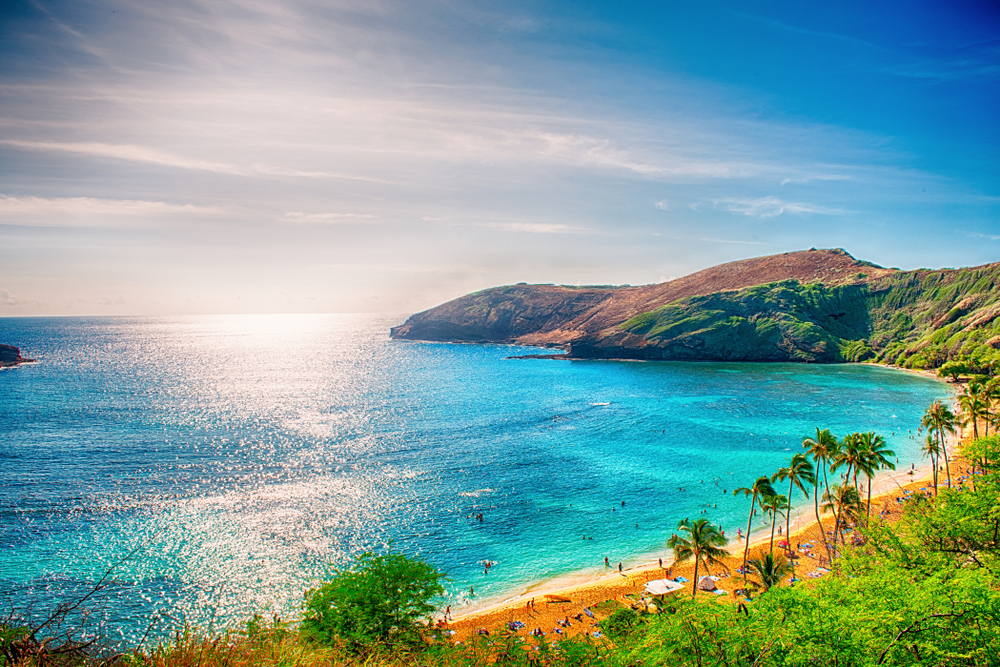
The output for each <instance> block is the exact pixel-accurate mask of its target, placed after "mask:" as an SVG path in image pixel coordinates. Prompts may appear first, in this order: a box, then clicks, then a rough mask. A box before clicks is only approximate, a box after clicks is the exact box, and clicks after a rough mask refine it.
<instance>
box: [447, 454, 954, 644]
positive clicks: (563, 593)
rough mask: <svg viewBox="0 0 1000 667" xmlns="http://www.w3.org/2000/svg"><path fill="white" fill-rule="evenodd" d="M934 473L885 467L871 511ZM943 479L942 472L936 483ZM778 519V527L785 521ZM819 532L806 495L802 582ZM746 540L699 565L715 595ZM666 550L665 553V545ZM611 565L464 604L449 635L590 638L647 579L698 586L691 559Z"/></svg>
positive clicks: (895, 504)
mask: <svg viewBox="0 0 1000 667" xmlns="http://www.w3.org/2000/svg"><path fill="white" fill-rule="evenodd" d="M957 443H958V439H957V438H956V439H949V443H948V450H949V456H952V455H953V452H954V451H955V449H956V446H957ZM932 472H933V471H932V469H931V466H930V464H926V465H924V466H921V467H914V469H913V470H912V472H911V470H910V469H909V468H907V469H905V470H897V471H888V474H883V475H880V476H879V477H876V478H875V479H874V480H873V483H872V517H873V518H876V519H877V517H878V516H879V515H881V516H882V517H883V518H884V519H885V520H887V521H893V520H895V519H896V518H898V517H899V516H900V515H901V513H902V505H901V504H900V499H901V498H904V497H905V496H906V495H907V494H911V493H927V492H928V491H929V490H931V489H932V485H933V483H932ZM960 474H962V473H960V472H959V470H958V466H957V465H956V464H955V462H954V461H953V463H952V475H953V478H957V477H958V476H959V475H960ZM946 483H947V482H946V481H945V477H944V473H943V472H942V473H941V477H940V478H939V486H943V485H945V484H946ZM866 491H867V489H866V487H862V496H863V497H864V495H865V493H866ZM821 518H822V521H823V528H824V529H825V530H827V531H828V532H832V530H833V524H834V517H833V515H832V514H827V515H825V516H822V517H821ZM779 525H781V526H783V525H784V522H781V523H779ZM820 530H821V529H820V526H819V524H817V523H816V519H815V511H814V506H813V502H812V499H811V498H810V500H809V501H807V502H806V503H804V504H803V505H801V506H796V507H793V511H792V521H791V528H790V537H789V538H788V541H789V544H790V545H791V546H792V547H796V546H800V545H801V547H800V548H799V549H795V550H794V552H795V554H796V556H797V558H796V559H795V562H796V576H797V577H798V578H799V579H803V580H804V581H806V582H807V581H808V580H809V579H810V578H818V577H819V576H825V571H824V569H823V566H825V565H828V563H827V562H826V560H827V558H826V552H825V550H824V547H823V540H822V534H821V532H820ZM770 536H771V533H770V528H764V529H760V530H758V531H755V532H754V533H753V534H751V540H750V555H749V557H750V558H753V557H754V556H755V555H758V554H761V553H766V552H767V550H768V543H769V540H770ZM783 539H786V538H785V536H781V537H779V536H778V535H777V533H775V550H776V551H777V550H778V546H777V545H778V543H779V542H780V541H781V540H783ZM744 545H745V541H744V540H737V539H731V540H730V541H729V545H728V547H727V548H728V550H729V552H730V554H731V556H730V557H729V558H727V559H725V561H724V563H725V567H713V568H712V569H711V572H706V571H705V569H704V567H702V568H700V569H699V572H698V576H699V578H701V577H703V576H705V575H712V576H715V577H717V581H716V586H717V587H718V589H720V590H724V591H727V593H726V594H719V595H720V597H721V598H722V599H724V600H734V599H735V596H734V595H733V591H735V590H736V589H740V588H742V587H743V578H742V575H740V574H737V568H739V567H740V566H741V565H742V562H743V548H744ZM806 545H812V546H811V547H807V546H806ZM663 552H664V553H665V554H666V553H669V550H668V549H667V548H666V546H664V548H663ZM614 565H616V564H612V566H611V567H608V568H606V570H605V571H604V572H601V573H597V574H586V573H584V574H570V575H567V576H565V577H558V578H555V579H552V580H548V581H542V582H537V583H535V584H533V585H531V586H529V587H528V588H527V590H526V591H524V592H523V593H522V594H519V595H514V596H511V597H508V598H506V599H503V600H500V601H496V602H495V603H493V604H488V606H484V607H482V608H479V609H471V610H462V611H461V612H460V613H459V614H457V615H455V616H454V617H452V618H450V619H449V621H448V622H447V624H446V627H447V628H449V629H450V630H452V631H453V632H454V639H455V640H457V641H461V640H463V639H465V638H467V637H469V636H470V635H472V634H474V633H477V632H479V633H482V632H484V631H485V632H489V633H491V634H492V633H496V632H498V631H500V630H502V629H504V628H505V627H510V626H511V624H514V626H515V627H517V632H518V634H521V635H525V634H528V633H530V632H532V631H540V632H544V633H545V636H546V637H547V638H548V639H550V640H553V641H554V640H555V639H558V638H560V637H570V636H574V635H578V634H581V633H588V634H591V635H593V634H594V633H597V635H595V636H600V632H601V631H600V628H599V626H598V623H599V622H600V621H601V620H602V619H604V618H606V617H607V616H608V615H610V614H611V613H612V612H613V611H614V610H615V609H618V608H620V607H621V606H630V605H636V606H638V605H639V604H640V599H641V598H642V595H643V590H644V588H645V586H646V583H647V582H648V581H652V580H656V579H663V578H671V579H675V578H677V577H683V578H685V579H688V580H689V581H688V583H686V584H685V588H684V590H683V591H681V592H678V593H677V595H691V593H692V587H693V586H694V585H695V582H694V581H693V579H694V564H693V563H692V562H687V563H682V564H680V565H678V564H675V563H674V562H673V560H672V559H668V558H666V557H664V558H663V561H662V566H661V564H660V560H659V559H658V557H655V556H654V557H652V559H651V560H649V561H648V562H645V563H644V564H642V565H639V566H635V567H631V568H625V569H624V570H623V571H622V572H619V571H618V569H617V568H616V567H614ZM783 585H784V584H783ZM698 595H699V596H701V595H706V596H712V595H716V593H712V592H705V591H699V593H698ZM439 618H440V617H439Z"/></svg>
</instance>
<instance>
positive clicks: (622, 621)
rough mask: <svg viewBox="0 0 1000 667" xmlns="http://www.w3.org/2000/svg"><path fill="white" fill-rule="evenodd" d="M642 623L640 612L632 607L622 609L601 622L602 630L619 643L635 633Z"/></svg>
mask: <svg viewBox="0 0 1000 667" xmlns="http://www.w3.org/2000/svg"><path fill="white" fill-rule="evenodd" d="M641 622H642V618H641V617H640V616H639V612H637V611H636V610H635V609H632V608H631V607H622V608H621V609H618V610H616V611H615V612H614V613H612V614H611V615H610V616H608V617H607V618H606V619H604V620H603V621H601V628H602V629H603V630H604V631H605V632H606V633H608V636H609V637H611V638H612V639H614V640H616V641H617V640H620V639H624V638H625V637H628V636H629V635H631V634H632V633H633V632H635V630H636V626H638V625H639V624H640V623H641Z"/></svg>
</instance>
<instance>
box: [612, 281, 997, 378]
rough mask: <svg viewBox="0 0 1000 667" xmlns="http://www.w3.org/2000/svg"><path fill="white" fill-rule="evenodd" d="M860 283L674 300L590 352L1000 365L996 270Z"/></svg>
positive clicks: (790, 284) (780, 286) (783, 286)
mask: <svg viewBox="0 0 1000 667" xmlns="http://www.w3.org/2000/svg"><path fill="white" fill-rule="evenodd" d="M859 278H860V279H861V280H859V282H856V283H852V284H844V285H826V284H822V283H819V282H813V283H807V284H803V283H800V282H799V281H797V280H784V281H779V282H774V283H768V284H765V285H757V286H755V287H748V288H745V289H741V290H735V291H729V292H717V293H715V294H709V295H707V296H696V297H689V298H684V299H679V300H677V301H674V302H672V303H669V304H666V305H664V306H660V307H659V308H656V309H654V310H652V311H649V312H645V313H642V314H640V315H637V316H635V317H633V318H631V319H630V320H628V321H627V322H624V323H623V324H622V325H620V327H619V329H620V331H621V332H622V333H624V334H626V337H625V338H624V339H620V338H619V336H620V335H621V334H615V333H614V332H607V333H606V334H605V335H604V336H603V337H602V338H601V339H600V340H598V341H595V343H593V349H598V350H599V349H601V348H602V347H605V346H607V345H608V344H609V343H613V344H614V345H616V346H619V347H620V346H627V347H632V348H636V347H641V348H644V349H645V354H644V356H645V357H646V358H662V359H686V358H690V359H696V358H697V359H705V358H713V359H721V360H760V361H769V360H774V361H777V360H786V359H787V360H794V361H807V362H838V361H869V360H871V361H877V362H882V363H889V364H896V365H900V366H904V367H907V368H917V369H923V368H936V367H939V366H941V365H942V364H943V363H945V362H947V361H949V360H956V359H962V360H966V361H968V362H971V364H972V365H974V366H976V367H980V368H982V367H986V366H988V365H989V364H991V363H996V362H998V361H1000V318H998V314H1000V289H998V285H1000V265H997V264H993V265H989V266H985V267H977V268H971V269H960V270H942V271H912V272H898V273H894V274H892V275H889V276H884V277H881V278H877V279H874V280H872V281H865V280H864V278H865V277H864V276H859ZM637 339H638V340H637ZM640 340H641V343H640Z"/></svg>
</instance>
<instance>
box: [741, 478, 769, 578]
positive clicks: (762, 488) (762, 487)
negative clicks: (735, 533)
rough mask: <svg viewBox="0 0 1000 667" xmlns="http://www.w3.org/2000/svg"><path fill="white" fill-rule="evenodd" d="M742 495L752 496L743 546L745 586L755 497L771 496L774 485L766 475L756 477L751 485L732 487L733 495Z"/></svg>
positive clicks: (755, 503)
mask: <svg viewBox="0 0 1000 667" xmlns="http://www.w3.org/2000/svg"><path fill="white" fill-rule="evenodd" d="M741 493H742V494H743V495H744V496H752V498H751V499H750V518H749V519H747V536H746V537H747V543H746V546H745V547H744V548H743V587H744V588H746V582H747V553H748V552H749V551H750V528H751V527H752V526H753V513H754V510H756V509H757V499H758V498H760V497H761V496H773V495H774V487H773V486H771V480H770V479H768V478H767V477H758V478H757V481H755V482H754V483H753V486H751V487H750V488H747V487H745V486H741V487H740V488H738V489H733V495H734V496H738V495H739V494H741Z"/></svg>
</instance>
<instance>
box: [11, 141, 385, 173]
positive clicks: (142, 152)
mask: <svg viewBox="0 0 1000 667" xmlns="http://www.w3.org/2000/svg"><path fill="white" fill-rule="evenodd" d="M0 144H2V145H5V146H11V147H14V148H21V149H24V150H43V151H61V152H65V153H81V154H85V155H93V156H98V157H108V158H115V159H118V160H128V161H132V162H144V163H148V164H156V165H162V166H166V167H175V168H179V169H192V170H196V171H208V172H212V173H216V174H230V175H234V176H287V177H291V178H334V179H347V180H352V181H368V182H374V183H392V182H391V181H386V180H385V179H381V178H371V177H368V176H360V175H355V174H348V173H339V172H330V171H321V170H309V169H292V168H287V167H280V166H274V165H269V164H263V163H259V162H255V163H251V164H237V163H227V162H213V161H210V160H201V159H198V158H190V157H184V156H181V155H175V154H172V153H169V152H165V151H161V150H158V149H155V148H149V147H146V146H135V145H128V144H104V143H96V142H57V141H24V140H21V139H0Z"/></svg>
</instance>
